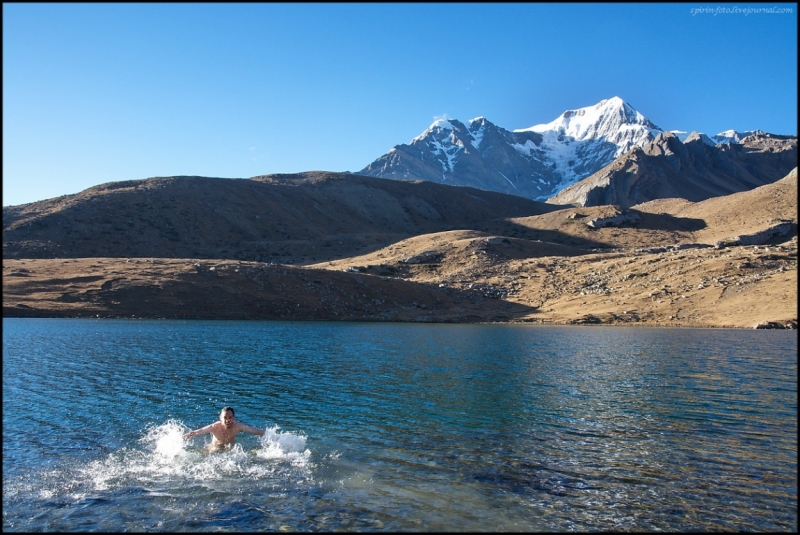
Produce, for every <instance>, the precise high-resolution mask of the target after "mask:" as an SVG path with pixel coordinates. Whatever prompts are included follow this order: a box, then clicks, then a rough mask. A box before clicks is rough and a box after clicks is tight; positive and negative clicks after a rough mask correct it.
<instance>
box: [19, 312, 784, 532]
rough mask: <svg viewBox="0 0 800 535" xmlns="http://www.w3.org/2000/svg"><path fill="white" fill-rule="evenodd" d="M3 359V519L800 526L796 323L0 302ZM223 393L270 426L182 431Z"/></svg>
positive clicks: (106, 524)
mask: <svg viewBox="0 0 800 535" xmlns="http://www.w3.org/2000/svg"><path fill="white" fill-rule="evenodd" d="M3 355H4V372H3V404H4V415H3V445H4V455H3V527H4V529H5V530H10V531H22V530H84V529H87V530H110V531H120V530H155V531H158V530H163V531H178V530H189V531H197V530H234V531H242V530H252V531H264V530H292V531H319V530H333V529H336V530H366V531H381V530H384V531H394V530H406V531H408V530H416V531H422V530H493V531H497V530H508V531H534V530H537V531H541V530H550V531H552V530H557V531H567V530H581V531H585V530H599V529H602V530H611V529H613V530H670V531H683V530H715V531H718V530H752V531H765V530H781V531H792V530H795V529H796V527H797V512H796V508H797V494H796V488H797V462H796V452H797V420H796V414H797V382H796V374H797V337H796V333H789V332H768V331H733V330H731V331H721V330H696V329H687V330H680V329H638V328H636V329H631V328H629V329H625V328H593V327H589V328H587V327H582V328H560V327H552V328H546V327H522V326H491V325H477V326H476V325H470V326H463V325H460V326H459V325H389V324H387V325H382V324H330V323H268V322H180V321H111V320H103V321H91V320H19V319H18V320H8V319H6V320H4V339H3ZM224 405H233V406H234V407H235V408H236V414H237V418H238V419H240V420H241V421H243V422H245V423H248V424H249V425H254V426H256V427H261V428H262V429H265V435H264V437H261V438H260V439H259V438H258V437H255V436H253V435H246V434H245V435H240V436H239V440H238V442H237V444H236V445H235V446H234V447H233V448H232V449H231V450H229V451H224V452H219V453H211V454H209V453H207V452H206V451H205V448H204V447H203V446H204V439H207V437H197V438H194V439H192V440H190V441H188V442H186V443H184V441H183V439H182V434H183V433H185V432H186V431H187V430H188V429H189V428H196V427H199V426H201V425H205V424H207V423H209V422H210V421H213V420H215V419H216V417H217V414H218V411H219V409H220V408H221V407H222V406H224ZM20 407H23V408H26V410H25V411H24V412H23V414H20V411H18V410H16V409H18V408H20Z"/></svg>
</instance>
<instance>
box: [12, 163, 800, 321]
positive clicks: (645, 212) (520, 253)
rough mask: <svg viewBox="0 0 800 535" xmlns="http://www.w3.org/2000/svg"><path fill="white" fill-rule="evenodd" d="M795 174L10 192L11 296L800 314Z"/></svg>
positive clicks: (15, 310)
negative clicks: (562, 182)
mask: <svg viewBox="0 0 800 535" xmlns="http://www.w3.org/2000/svg"><path fill="white" fill-rule="evenodd" d="M796 182H797V177H796V171H795V172H794V173H793V174H790V175H789V176H787V177H786V178H784V179H783V180H779V181H777V182H774V183H771V184H768V185H765V186H762V187H758V188H756V189H753V190H750V191H745V192H741V193H736V194H733V195H728V196H724V197H714V198H711V199H707V200H704V201H700V202H689V201H686V200H683V199H661V200H658V201H652V202H648V203H643V204H639V205H636V206H633V207H631V208H628V209H626V208H622V207H619V206H613V205H609V206H595V207H588V208H576V207H565V206H556V205H543V204H542V203H535V202H533V201H528V200H526V199H522V198H517V197H511V196H505V195H501V194H496V193H488V192H482V191H479V190H474V189H471V188H463V187H448V186H441V185H437V184H433V183H429V182H425V183H413V182H400V181H390V180H381V179H373V178H367V177H359V176H357V175H347V174H334V173H323V172H314V173H303V174H300V175H270V176H265V177H258V178H257V179H252V180H229V179H199V178H192V179H150V180H147V181H136V182H133V183H122V185H114V184H110V185H105V186H101V187H98V188H96V189H94V191H91V190H87V191H86V192H83V193H81V194H78V195H77V196H71V197H66V198H60V199H53V200H50V201H43V202H42V203H34V204H33V205H25V206H22V207H11V208H6V209H4V222H3V223H4V243H3V245H4V260H3V314H4V316H5V317H9V316H23V317H44V316H56V317H64V316H83V317H86V316H91V317H97V316H100V317H130V316H134V317H154V318H162V317H163V318H250V319H294V320H297V319H304V320H351V321H356V320H358V321H424V322H430V321H440V322H519V323H533V324H617V325H662V326H691V327H742V328H753V327H757V326H758V327H762V328H765V327H769V328H778V327H780V328H787V327H788V328H794V327H796V324H797V311H796V310H797V192H796V188H797V183H796ZM125 190H128V191H127V192H126V193H125ZM115 192H116V193H115ZM123 193H124V195H123ZM115 196H120V197H119V198H115ZM128 221H132V223H130V225H131V227H130V228H129V227H126V226H125V225H126V224H127V223H128ZM115 226H117V227H119V228H115ZM170 229H171V230H170ZM259 233H261V234H259ZM93 240H101V243H99V244H92V243H89V242H91V241H93ZM84 242H86V243H84ZM105 250H107V251H108V252H113V253H116V254H100V253H102V252H103V251H105ZM193 251H196V252H201V253H202V255H198V254H192V252H193ZM120 252H125V253H126V254H125V255H121V254H119V253H120ZM128 253H131V254H128ZM132 253H136V254H132ZM145 253H153V254H152V255H151V256H147V255H146V254H145ZM273 253H277V254H273ZM90 254H91V255H92V256H88V255H90ZM37 255H38V257H37ZM204 255H205V256H204ZM46 256H51V257H55V256H57V257H58V258H46ZM237 256H238V258H237Z"/></svg>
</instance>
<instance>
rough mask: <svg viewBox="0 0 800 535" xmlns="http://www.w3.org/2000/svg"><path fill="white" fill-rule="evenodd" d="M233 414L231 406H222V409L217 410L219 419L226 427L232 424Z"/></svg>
mask: <svg viewBox="0 0 800 535" xmlns="http://www.w3.org/2000/svg"><path fill="white" fill-rule="evenodd" d="M233 415H234V412H233V407H222V410H221V411H219V421H220V422H222V425H224V426H225V427H226V428H229V427H230V426H232V425H233Z"/></svg>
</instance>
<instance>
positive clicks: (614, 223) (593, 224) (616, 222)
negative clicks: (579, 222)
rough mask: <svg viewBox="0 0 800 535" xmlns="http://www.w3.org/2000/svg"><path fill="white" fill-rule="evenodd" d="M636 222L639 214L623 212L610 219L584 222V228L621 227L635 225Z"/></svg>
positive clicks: (603, 218)
mask: <svg viewBox="0 0 800 535" xmlns="http://www.w3.org/2000/svg"><path fill="white" fill-rule="evenodd" d="M638 221H639V214H637V213H636V212H629V211H627V210H625V211H623V212H620V213H619V214H617V215H614V216H611V217H599V218H597V219H591V220H589V221H587V222H586V226H587V227H590V228H602V227H621V226H622V225H626V224H633V223H637V222H638Z"/></svg>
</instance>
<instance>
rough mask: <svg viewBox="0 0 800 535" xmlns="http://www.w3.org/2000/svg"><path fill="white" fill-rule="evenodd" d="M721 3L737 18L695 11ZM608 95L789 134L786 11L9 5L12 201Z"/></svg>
mask: <svg viewBox="0 0 800 535" xmlns="http://www.w3.org/2000/svg"><path fill="white" fill-rule="evenodd" d="M773 6H777V7H779V8H789V9H791V11H792V12H791V13H750V14H747V13H746V12H745V10H746V9H747V8H763V7H773ZM717 7H723V8H724V7H727V8H729V9H730V10H733V8H734V7H736V8H737V9H739V10H740V11H738V12H735V11H734V12H729V13H724V12H718V13H716V14H714V13H702V12H701V13H696V14H692V10H693V9H697V8H711V9H716V8H717ZM612 96H619V97H621V98H622V99H624V100H625V101H627V102H628V103H629V104H631V105H632V106H633V107H634V108H636V109H637V110H639V111H640V112H641V113H642V114H644V115H645V116H646V117H647V118H649V119H650V120H651V121H653V122H654V123H655V124H656V125H658V126H659V127H660V128H663V129H667V130H675V129H678V130H686V131H692V130H698V131H700V132H705V133H707V134H711V135H713V134H716V133H719V132H721V131H723V130H728V129H735V130H740V131H741V130H752V129H756V128H758V129H762V130H765V131H767V132H771V133H776V134H790V135H796V134H797V6H796V5H795V4H770V5H769V6H766V5H764V4H746V3H742V4H717V3H697V4H695V3H690V4H655V5H647V4H610V5H609V4H563V5H549V4H500V5H498V4H457V3H456V4H333V5H330V4H126V3H122V4H22V3H20V4H14V3H11V4H3V205H4V206H8V205H17V204H23V203H28V202H33V201H37V200H43V199H48V198H51V197H57V196H59V195H65V194H71V193H77V192H79V191H82V190H84V189H86V188H88V187H91V186H95V185H98V184H102V183H105V182H112V181H118V180H130V179H141V178H148V177H152V176H172V175H203V176H214V177H231V178H248V177H251V176H255V175H260V174H269V173H294V172H301V171H309V170H329V171H358V170H360V169H363V168H364V167H365V166H366V165H367V164H369V163H370V162H371V161H373V160H374V159H376V158H378V157H379V156H381V155H382V154H384V153H385V152H387V151H388V150H389V149H390V148H391V147H393V146H394V145H397V144H400V143H408V142H409V141H410V140H411V139H412V138H414V137H415V136H417V135H419V134H420V133H421V132H422V131H423V130H425V129H426V128H427V127H428V126H429V125H430V123H431V122H433V120H434V117H438V116H442V115H446V116H448V117H450V118H454V119H459V120H461V121H468V120H469V119H472V118H475V117H478V116H484V117H486V118H487V119H489V120H490V121H492V122H494V123H495V124H497V125H499V126H502V127H504V128H507V129H509V130H511V129H517V128H527V127H530V126H533V125H535V124H539V123H546V122H549V121H552V120H553V119H555V118H556V117H557V116H558V115H560V114H561V113H562V112H563V111H565V110H568V109H575V108H580V107H584V106H590V105H593V104H596V103H597V102H599V101H600V100H602V99H604V98H609V97H612Z"/></svg>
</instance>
